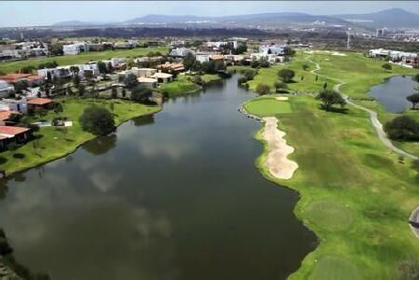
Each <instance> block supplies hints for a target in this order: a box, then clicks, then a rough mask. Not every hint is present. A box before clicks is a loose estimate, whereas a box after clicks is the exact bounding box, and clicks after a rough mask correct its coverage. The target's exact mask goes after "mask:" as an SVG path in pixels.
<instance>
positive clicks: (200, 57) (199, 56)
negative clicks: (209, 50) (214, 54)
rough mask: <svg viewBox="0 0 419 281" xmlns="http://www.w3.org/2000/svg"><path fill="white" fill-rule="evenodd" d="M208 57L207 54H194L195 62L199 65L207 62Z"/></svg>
mask: <svg viewBox="0 0 419 281" xmlns="http://www.w3.org/2000/svg"><path fill="white" fill-rule="evenodd" d="M210 56H211V55H209V54H196V60H197V61H199V62H200V63H203V62H209V60H210Z"/></svg>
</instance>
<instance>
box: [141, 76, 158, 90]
mask: <svg viewBox="0 0 419 281" xmlns="http://www.w3.org/2000/svg"><path fill="white" fill-rule="evenodd" d="M137 80H138V83H140V85H142V86H146V87H150V88H155V87H156V86H157V79H155V78H149V77H139V78H138V79H137Z"/></svg>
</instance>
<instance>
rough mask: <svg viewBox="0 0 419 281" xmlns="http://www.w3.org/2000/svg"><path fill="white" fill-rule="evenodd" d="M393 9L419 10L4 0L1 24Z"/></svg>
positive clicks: (392, 4)
mask: <svg viewBox="0 0 419 281" xmlns="http://www.w3.org/2000/svg"><path fill="white" fill-rule="evenodd" d="M391 8H401V9H405V10H407V11H410V12H415V13H419V3H418V2H416V1H245V2H238V1H237V2H235V1H195V2H194V1H144V2H141V1H138V2H135V1H104V2H99V1H86V2H85V1H2V2H0V27H6V26H32V25H51V24H54V23H56V22H62V21H70V20H79V21H89V22H119V21H125V20H129V19H132V18H136V17H141V16H145V15H147V14H164V15H197V16H225V15H240V14H255V13H271V12H299V13H308V14H314V15H331V14H348V13H371V12H377V11H381V10H384V9H391Z"/></svg>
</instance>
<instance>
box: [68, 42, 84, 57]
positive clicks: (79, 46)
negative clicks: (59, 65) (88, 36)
mask: <svg viewBox="0 0 419 281" xmlns="http://www.w3.org/2000/svg"><path fill="white" fill-rule="evenodd" d="M88 51H89V45H87V44H86V43H75V44H71V45H64V46H63V52H64V55H77V54H79V53H81V52H88Z"/></svg>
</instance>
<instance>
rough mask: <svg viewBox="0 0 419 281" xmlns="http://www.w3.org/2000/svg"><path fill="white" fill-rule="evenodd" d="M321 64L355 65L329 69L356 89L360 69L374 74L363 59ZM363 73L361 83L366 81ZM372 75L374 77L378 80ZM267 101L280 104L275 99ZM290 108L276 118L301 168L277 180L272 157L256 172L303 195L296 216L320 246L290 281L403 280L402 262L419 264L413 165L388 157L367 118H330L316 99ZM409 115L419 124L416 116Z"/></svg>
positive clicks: (418, 194)
mask: <svg viewBox="0 0 419 281" xmlns="http://www.w3.org/2000/svg"><path fill="white" fill-rule="evenodd" d="M300 55H301V54H300ZM315 56H316V57H317V56H322V60H323V61H326V62H328V61H327V60H326V59H327V58H329V61H332V62H333V61H336V60H337V58H345V60H347V59H350V58H351V57H352V58H353V59H354V61H355V62H349V61H348V65H345V64H344V63H339V64H336V65H334V64H328V65H326V69H324V70H323V71H324V72H325V73H328V75H330V76H333V74H334V73H337V76H338V77H339V78H340V79H342V80H344V81H345V82H346V81H348V82H349V81H350V82H351V83H352V84H356V80H355V78H353V77H352V76H353V75H352V71H353V70H354V69H357V68H359V69H362V68H363V67H367V68H369V66H368V65H369V59H368V58H365V57H363V56H362V55H359V54H349V55H348V56H347V57H337V56H336V57H335V56H332V55H326V54H321V55H315ZM356 62H358V64H357V63H356ZM371 63H372V64H374V65H375V64H377V63H376V62H371ZM342 64H343V66H342ZM322 66H323V65H322ZM288 67H289V65H288ZM339 67H342V68H343V69H344V70H339V69H338V68H339ZM375 67H376V66H375ZM377 71H378V68H377ZM397 71H399V69H398V68H396V69H393V74H396V73H397ZM400 71H401V72H404V71H407V70H405V69H402V70H400ZM410 71H412V70H410ZM355 72H359V73H360V72H362V70H355ZM359 73H355V74H354V75H355V76H356V75H357V76H358V78H359V77H362V75H361V74H359ZM259 75H262V76H259ZM259 75H258V76H257V79H259V80H260V81H262V80H263V73H262V74H259ZM365 75H366V76H370V77H371V76H374V73H371V74H365ZM384 75H387V74H383V76H384ZM345 79H346V80H345ZM381 80H382V79H379V80H378V81H377V80H374V79H372V80H371V82H368V83H366V82H365V81H363V82H362V83H364V84H363V87H359V88H358V89H361V90H362V91H363V92H361V90H359V91H360V92H357V93H356V95H357V96H359V97H364V96H366V91H368V87H367V86H366V85H367V84H369V85H372V83H374V82H376V83H379V82H381ZM295 84H297V83H295ZM304 88H306V86H303V85H301V89H304ZM266 101H267V102H271V103H272V104H275V103H277V101H275V100H273V99H270V100H269V99H267V100H266ZM288 102H289V104H290V105H291V112H290V113H287V114H277V115H276V116H277V118H278V119H279V120H280V122H279V123H278V124H279V125H278V126H279V127H280V129H281V130H284V131H285V132H286V136H285V138H286V140H287V143H288V144H289V145H291V146H293V147H294V148H295V152H293V153H292V154H291V155H290V156H289V157H290V158H291V159H293V160H295V161H296V162H297V163H298V165H299V168H298V169H297V170H296V172H295V174H294V177H293V178H292V179H291V180H278V179H275V178H273V177H272V175H271V174H270V173H269V171H268V169H267V168H266V166H264V163H265V159H266V155H267V151H266V150H265V151H264V152H263V154H262V155H261V156H260V157H259V158H258V159H257V160H256V165H257V167H258V168H259V169H260V170H261V172H262V173H263V175H264V176H265V177H266V178H268V179H270V180H273V181H275V182H277V183H279V184H281V185H285V186H288V187H290V188H293V189H295V190H297V191H298V192H299V193H300V194H301V200H300V201H299V202H298V204H297V206H296V209H295V213H296V215H297V216H298V217H299V218H300V219H301V220H302V221H303V222H304V224H305V225H306V226H307V227H308V228H309V229H311V230H312V231H314V232H315V234H316V235H317V236H318V237H319V239H320V244H319V245H318V247H317V248H316V250H315V251H313V252H312V253H310V254H309V255H308V256H307V257H306V258H305V259H304V260H303V262H302V266H301V267H300V268H299V269H298V270H297V271H296V272H295V273H293V274H292V275H291V276H290V277H289V278H291V279H309V278H312V279H330V278H331V279H353V278H366V279H395V278H400V276H401V275H400V272H399V268H398V266H399V264H400V263H401V262H402V261H405V260H408V259H410V260H414V261H416V262H419V241H418V240H417V238H416V237H414V235H413V234H412V232H411V230H410V228H409V226H408V224H407V219H408V217H409V215H410V212H411V211H412V210H413V209H414V208H415V207H416V206H417V205H418V202H419V188H418V186H419V185H418V182H417V181H416V180H415V175H416V173H415V172H414V171H413V169H411V168H410V164H411V161H410V160H408V159H405V161H404V162H403V163H401V162H400V161H398V155H397V154H395V153H390V152H389V151H388V150H387V148H386V147H385V146H384V145H383V144H382V143H381V141H380V140H379V139H378V137H377V135H376V132H375V129H374V128H373V127H372V125H371V121H370V118H369V116H368V114H367V113H366V112H364V111H361V110H359V109H356V108H354V107H348V111H347V113H346V114H344V113H333V112H326V111H324V110H322V109H320V103H319V101H317V100H315V98H314V97H313V96H310V95H295V96H291V99H290V100H289V101H288ZM360 103H361V102H360ZM362 103H369V104H370V105H369V106H370V108H372V109H374V110H377V111H378V112H379V114H380V118H388V119H391V118H393V117H394V115H391V116H388V115H387V114H385V112H384V113H383V112H382V111H379V110H380V109H379V108H380V107H379V106H378V105H377V104H376V103H375V102H371V101H365V102H364V101H363V102H362ZM363 105H364V104H363ZM249 111H250V112H249V113H253V114H263V112H252V110H249ZM409 114H411V115H414V116H415V118H417V115H416V114H417V113H416V112H410V113H409ZM261 132H262V130H260V131H258V132H257V133H256V138H257V139H259V140H260V141H262V142H264V141H263V139H262V135H261Z"/></svg>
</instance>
